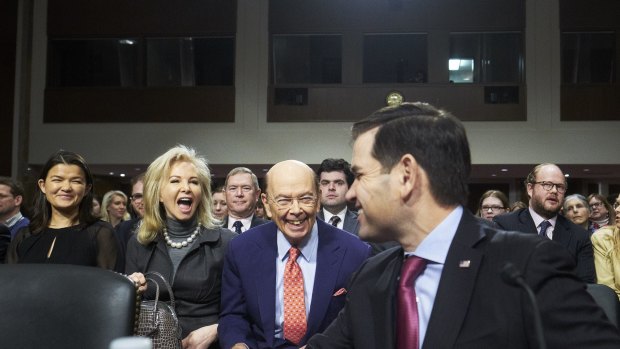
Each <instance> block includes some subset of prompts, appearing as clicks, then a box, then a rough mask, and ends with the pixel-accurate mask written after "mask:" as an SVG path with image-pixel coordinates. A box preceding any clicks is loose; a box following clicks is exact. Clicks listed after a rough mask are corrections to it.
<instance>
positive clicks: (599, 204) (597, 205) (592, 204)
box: [590, 201, 603, 209]
mask: <svg viewBox="0 0 620 349" xmlns="http://www.w3.org/2000/svg"><path fill="white" fill-rule="evenodd" d="M602 206H603V203H602V202H600V201H599V202H593V203H591V204H590V208H591V209H595V208H601V207H602Z"/></svg>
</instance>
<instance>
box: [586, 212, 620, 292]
mask: <svg viewBox="0 0 620 349" xmlns="http://www.w3.org/2000/svg"><path fill="white" fill-rule="evenodd" d="M613 209H614V213H615V214H614V221H615V224H614V225H608V226H606V227H603V228H601V229H599V230H597V231H596V232H595V233H594V234H592V249H593V250H594V267H595V268H596V282H597V283H599V284H603V285H607V286H609V287H611V288H612V289H613V290H614V291H615V292H616V295H618V298H620V204H619V203H617V202H616V203H614V205H613Z"/></svg>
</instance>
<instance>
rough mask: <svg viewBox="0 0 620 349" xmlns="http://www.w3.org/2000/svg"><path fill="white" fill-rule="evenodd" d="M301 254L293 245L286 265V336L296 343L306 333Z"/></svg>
mask: <svg viewBox="0 0 620 349" xmlns="http://www.w3.org/2000/svg"><path fill="white" fill-rule="evenodd" d="M299 254H300V252H299V249H297V247H294V246H293V247H291V248H290V249H289V250H288V261H287V262H286V266H285V267H284V326H283V327H284V338H286V339H287V340H289V341H290V342H292V343H295V344H298V343H299V342H300V341H301V339H302V338H303V337H304V335H305V334H306V303H305V301H304V276H303V274H302V273H301V268H300V267H299V264H297V257H299Z"/></svg>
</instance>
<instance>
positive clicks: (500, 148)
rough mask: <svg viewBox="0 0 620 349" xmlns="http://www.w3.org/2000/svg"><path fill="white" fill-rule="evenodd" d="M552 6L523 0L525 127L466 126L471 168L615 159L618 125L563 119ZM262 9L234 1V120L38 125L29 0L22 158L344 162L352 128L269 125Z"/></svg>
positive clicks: (38, 21) (41, 71)
mask: <svg viewBox="0 0 620 349" xmlns="http://www.w3.org/2000/svg"><path fill="white" fill-rule="evenodd" d="M558 2H559V0H531V1H528V2H527V8H526V11H527V13H526V64H527V66H526V70H527V71H526V82H527V101H528V104H527V115H528V121H526V122H469V123H466V127H467V130H468V134H469V140H470V143H471V147H472V153H473V162H474V163H475V164H492V163H507V164H519V163H530V164H531V163H540V162H546V161H553V162H557V163H565V164H597V163H600V164H611V163H618V162H619V160H620V159H619V158H618V155H617V154H618V153H617V149H618V131H619V130H620V122H618V121H614V122H560V107H559V106H560V98H559V97H560V96H559V91H560V90H559V88H560V45H559V37H560V32H559V18H558V17H559V14H558ZM267 7H268V2H267V0H238V18H237V23H238V24H237V37H236V43H237V48H236V54H237V62H236V73H235V78H236V82H235V85H236V101H235V110H236V117H235V119H236V122H235V123H232V124H217V123H209V124H206V123H205V124H201V123H182V124H174V123H171V124H43V122H42V120H43V91H44V87H45V62H46V52H45V51H46V42H47V39H46V24H45V14H46V1H35V9H34V11H35V12H34V44H33V70H32V81H31V82H32V85H31V86H32V90H31V92H32V100H31V113H32V118H31V123H30V127H31V129H30V150H29V151H30V155H29V162H30V163H35V164H36V163H43V162H44V161H45V160H46V158H47V157H48V155H49V154H50V153H51V152H53V151H55V150H56V149H58V148H64V149H69V150H75V151H77V152H80V153H82V154H83V155H84V156H85V157H86V159H87V160H88V161H89V162H90V163H93V164H94V163H99V164H106V163H109V164H123V163H128V164H129V163H144V162H150V161H151V160H152V159H154V158H155V157H156V156H157V155H159V154H161V153H162V152H164V151H165V150H166V149H167V148H169V147H171V146H173V145H175V144H177V143H183V144H187V145H191V146H193V147H195V148H197V149H198V150H199V151H200V152H201V153H203V154H205V155H206V156H207V158H208V159H209V161H210V162H211V163H219V164H231V163H247V164H260V163H273V162H276V161H280V160H283V159H289V158H295V159H299V160H301V161H304V162H307V163H319V162H320V161H321V160H322V159H323V158H325V157H328V156H329V157H344V158H350V152H351V149H350V146H349V142H348V141H349V139H348V129H349V127H350V123H277V124H268V123H267V122H266V111H267V105H266V103H267V86H268V67H267V65H268V63H267V62H268V23H267V12H268V11H267ZM362 116H363V115H360V117H362ZM237 134H242V135H243V136H241V137H236V135H237ZM593 143H596V145H597V146H596V147H595V148H594V147H591V146H590V145H592V144H593ZM594 150H596V151H594ZM14 151H15V150H14Z"/></svg>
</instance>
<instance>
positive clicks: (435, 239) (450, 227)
mask: <svg viewBox="0 0 620 349" xmlns="http://www.w3.org/2000/svg"><path fill="white" fill-rule="evenodd" d="M462 216H463V207H462V206H458V207H457V208H455V209H454V210H453V211H452V212H451V213H450V214H449V215H448V216H447V217H446V218H445V219H444V220H443V221H441V223H439V225H437V226H436V227H435V229H433V230H432V231H431V232H430V234H428V236H426V238H425V239H424V240H422V242H421V243H420V245H419V246H418V247H417V248H416V250H415V251H413V252H408V251H405V255H415V256H418V257H421V258H424V259H426V261H427V264H426V269H424V272H423V273H422V274H421V275H420V276H418V278H417V280H415V294H416V297H417V300H418V317H419V334H420V342H419V343H420V346H422V344H423V343H424V337H425V335H426V329H427V328H428V320H429V318H430V316H431V312H432V311H433V304H434V303H435V296H436V295H437V288H438V287H439V280H440V279H441V272H442V271H443V266H444V264H445V262H446V256H447V255H448V249H450V244H452V239H453V238H454V234H456V228H457V227H458V225H459V223H460V221H461V217H462Z"/></svg>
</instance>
